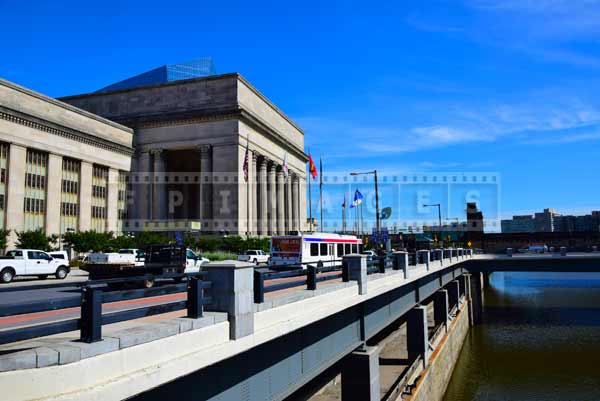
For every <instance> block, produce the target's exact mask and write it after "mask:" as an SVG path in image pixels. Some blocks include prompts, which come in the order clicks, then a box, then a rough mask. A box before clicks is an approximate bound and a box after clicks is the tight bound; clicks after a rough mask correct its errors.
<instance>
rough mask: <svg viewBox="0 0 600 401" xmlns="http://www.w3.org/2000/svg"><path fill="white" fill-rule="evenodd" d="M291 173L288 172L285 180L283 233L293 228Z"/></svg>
mask: <svg viewBox="0 0 600 401" xmlns="http://www.w3.org/2000/svg"><path fill="white" fill-rule="evenodd" d="M292 185H293V184H292V175H291V174H289V173H288V176H287V180H286V181H285V233H284V234H287V233H289V232H290V231H292V230H293V229H294V228H293V227H294V222H293V218H292V210H293V202H292V196H293V195H292Z"/></svg>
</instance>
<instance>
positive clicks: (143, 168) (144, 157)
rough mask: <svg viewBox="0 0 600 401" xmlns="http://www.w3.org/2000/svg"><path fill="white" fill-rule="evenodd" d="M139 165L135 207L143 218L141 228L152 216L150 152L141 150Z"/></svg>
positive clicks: (141, 218)
mask: <svg viewBox="0 0 600 401" xmlns="http://www.w3.org/2000/svg"><path fill="white" fill-rule="evenodd" d="M137 165H138V171H137V177H138V180H137V182H136V189H135V192H136V199H137V206H136V207H135V209H137V210H138V212H137V218H138V219H140V220H141V221H140V229H142V228H143V224H144V220H147V219H148V218H149V217H150V204H151V199H150V193H151V192H150V189H151V188H152V183H151V182H150V179H151V176H150V170H151V168H150V152H148V151H145V152H141V153H140V154H139V156H138V163H137ZM90 185H91V184H90Z"/></svg>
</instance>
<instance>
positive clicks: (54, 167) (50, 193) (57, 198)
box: [46, 153, 62, 235]
mask: <svg viewBox="0 0 600 401" xmlns="http://www.w3.org/2000/svg"><path fill="white" fill-rule="evenodd" d="M47 176H48V180H47V183H48V184H47V186H46V235H52V234H60V209H61V206H60V204H61V191H62V156H59V155H55V154H53V153H50V154H49V155H48V174H47Z"/></svg>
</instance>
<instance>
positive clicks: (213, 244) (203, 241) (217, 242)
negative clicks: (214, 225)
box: [196, 235, 221, 252]
mask: <svg viewBox="0 0 600 401" xmlns="http://www.w3.org/2000/svg"><path fill="white" fill-rule="evenodd" d="M196 246H197V247H198V248H199V249H200V250H202V252H214V251H216V250H217V249H219V247H220V246H221V239H220V238H219V237H215V236H210V235H207V236H200V237H198V240H197V241H196Z"/></svg>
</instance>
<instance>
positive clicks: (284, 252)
mask: <svg viewBox="0 0 600 401" xmlns="http://www.w3.org/2000/svg"><path fill="white" fill-rule="evenodd" d="M361 252H362V242H361V240H360V239H358V238H356V236H354V235H342V234H333V233H305V234H302V235H284V236H276V237H271V264H273V265H289V264H300V263H313V262H314V263H317V262H319V261H322V262H323V266H333V265H337V264H340V263H341V259H342V256H344V255H348V254H351V253H354V254H357V253H361ZM302 268H304V269H306V265H303V266H302Z"/></svg>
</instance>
